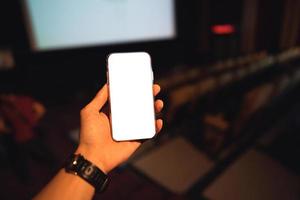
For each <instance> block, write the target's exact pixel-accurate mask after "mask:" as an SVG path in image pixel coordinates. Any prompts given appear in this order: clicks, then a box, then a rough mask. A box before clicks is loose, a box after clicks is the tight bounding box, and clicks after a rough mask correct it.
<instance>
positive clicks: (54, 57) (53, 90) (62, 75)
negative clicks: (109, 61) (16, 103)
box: [0, 0, 198, 96]
mask: <svg viewBox="0 0 300 200" xmlns="http://www.w3.org/2000/svg"><path fill="white" fill-rule="evenodd" d="M197 2H198V1H196V0H193V1H190V2H184V1H180V0H177V1H176V15H177V22H178V23H177V30H178V38H176V39H175V40H170V41H158V42H145V43H136V44H129V45H126V44H124V45H115V46H105V47H93V48H79V49H74V50H59V51H50V52H43V53H37V52H32V51H31V50H30V47H29V40H28V36H27V33H26V27H25V21H24V17H23V12H22V5H21V1H18V0H15V1H10V0H3V1H2V5H1V8H0V11H1V12H0V13H1V15H0V16H1V17H0V24H1V25H2V27H3V28H1V31H0V47H1V46H5V47H9V48H10V49H11V50H12V51H13V52H14V56H15V60H16V69H15V70H12V71H10V72H2V71H0V76H2V77H4V76H5V77H7V78H6V79H5V80H6V82H5V84H7V85H11V86H12V85H13V87H14V88H15V89H16V90H22V91H25V92H30V93H34V94H37V95H40V96H45V95H47V94H49V95H51V94H54V95H62V94H64V93H67V92H68V91H76V90H78V89H81V88H83V89H84V88H91V87H97V85H101V84H103V83H104V82H105V81H106V76H105V75H106V73H105V71H106V68H105V64H106V63H105V62H106V56H107V55H108V54H109V53H111V52H115V51H148V52H149V53H150V54H151V55H152V58H153V67H154V70H155V71H156V72H158V73H160V72H162V73H166V72H167V71H169V70H172V67H173V66H175V65H177V64H179V63H185V62H187V61H188V60H190V58H191V57H192V55H193V54H194V53H193V52H192V51H194V49H195V48H196V42H195V38H196V37H197V33H196V31H195V26H194V24H195V23H197V20H198V17H197V16H198V12H197V6H195V4H197ZM11 88H12V87H10V89H11ZM49 95H48V96H49Z"/></svg>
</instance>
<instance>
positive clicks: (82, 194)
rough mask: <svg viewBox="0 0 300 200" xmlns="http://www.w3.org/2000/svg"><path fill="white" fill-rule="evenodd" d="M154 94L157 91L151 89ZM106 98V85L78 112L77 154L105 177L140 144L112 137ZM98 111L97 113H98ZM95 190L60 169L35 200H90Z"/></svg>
mask: <svg viewBox="0 0 300 200" xmlns="http://www.w3.org/2000/svg"><path fill="white" fill-rule="evenodd" d="M153 90H154V94H155V95H157V94H158V93H159V91H160V87H159V86H158V85H154V86H153ZM107 99H108V89H107V85H104V86H103V88H102V89H101V90H100V91H99V92H98V93H97V95H96V96H95V98H94V99H93V100H92V101H91V102H90V103H89V104H88V105H87V106H86V107H84V108H83V109H82V110H81V113H80V116H81V129H80V142H79V146H78V148H77V150H76V152H75V153H76V154H78V153H80V154H82V155H83V156H84V157H85V158H86V159H87V160H89V161H91V162H92V163H94V164H95V165H96V166H98V168H100V169H101V170H102V171H103V172H105V173H106V174H107V173H108V172H110V171H111V170H112V169H113V168H115V167H116V166H118V165H119V164H121V163H122V162H124V161H126V160H127V159H128V158H129V156H131V155H132V154H133V153H134V151H135V150H136V149H137V148H138V147H139V146H140V145H141V143H140V142H137V141H126V142H116V141H114V140H113V139H112V137H111V130H110V124H109V123H110V122H109V119H108V117H107V115H106V114H105V113H103V112H101V109H102V107H103V105H104V104H105V103H106V102H107ZM162 107H163V102H162V101H161V100H157V101H156V102H155V108H156V112H160V111H161V109H162ZM99 111H100V112H99ZM156 127H157V132H159V131H160V130H161V128H162V120H161V119H159V120H157V121H156ZM94 193H95V189H94V187H93V186H91V185H90V184H89V183H87V182H86V181H84V180H83V179H81V178H80V177H78V176H76V175H73V174H69V173H67V172H65V170H64V169H61V170H60V171H59V172H58V174H57V175H56V176H55V177H54V178H53V179H52V180H51V181H50V182H49V183H48V184H47V185H46V186H45V187H44V188H43V190H42V191H41V192H40V193H39V194H37V196H36V197H35V198H34V199H36V200H48V199H59V200H65V199H66V200H67V199H68V200H69V199H72V200H77V199H78V200H79V199H80V200H88V199H92V197H93V195H94Z"/></svg>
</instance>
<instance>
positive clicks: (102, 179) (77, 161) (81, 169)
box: [65, 154, 108, 192]
mask: <svg viewBox="0 0 300 200" xmlns="http://www.w3.org/2000/svg"><path fill="white" fill-rule="evenodd" d="M65 170H66V172H68V173H72V174H74V175H77V176H79V177H81V178H82V179H84V180H85V181H87V182H88V183H89V184H91V185H92V186H93V187H94V188H95V190H96V191H97V192H102V191H104V190H105V188H106V186H107V184H108V177H107V175H106V174H105V173H104V172H103V171H101V170H100V169H99V168H98V167H97V166H96V165H94V164H93V163H92V162H90V161H89V160H87V159H85V158H84V157H83V156H82V155H81V154H73V155H72V156H71V157H70V159H69V160H68V162H67V163H66V165H65Z"/></svg>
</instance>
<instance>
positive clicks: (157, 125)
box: [156, 119, 163, 133]
mask: <svg viewBox="0 0 300 200" xmlns="http://www.w3.org/2000/svg"><path fill="white" fill-rule="evenodd" d="M162 127H163V120H162V119H158V120H156V133H159V132H160V131H161V129H162Z"/></svg>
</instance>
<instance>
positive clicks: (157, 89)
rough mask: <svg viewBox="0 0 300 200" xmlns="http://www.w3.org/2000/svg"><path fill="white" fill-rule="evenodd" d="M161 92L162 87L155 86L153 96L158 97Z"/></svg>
mask: <svg viewBox="0 0 300 200" xmlns="http://www.w3.org/2000/svg"><path fill="white" fill-rule="evenodd" d="M159 92H160V86H159V85H158V84H154V85H153V94H154V96H156V95H157V94H158V93H159Z"/></svg>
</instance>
